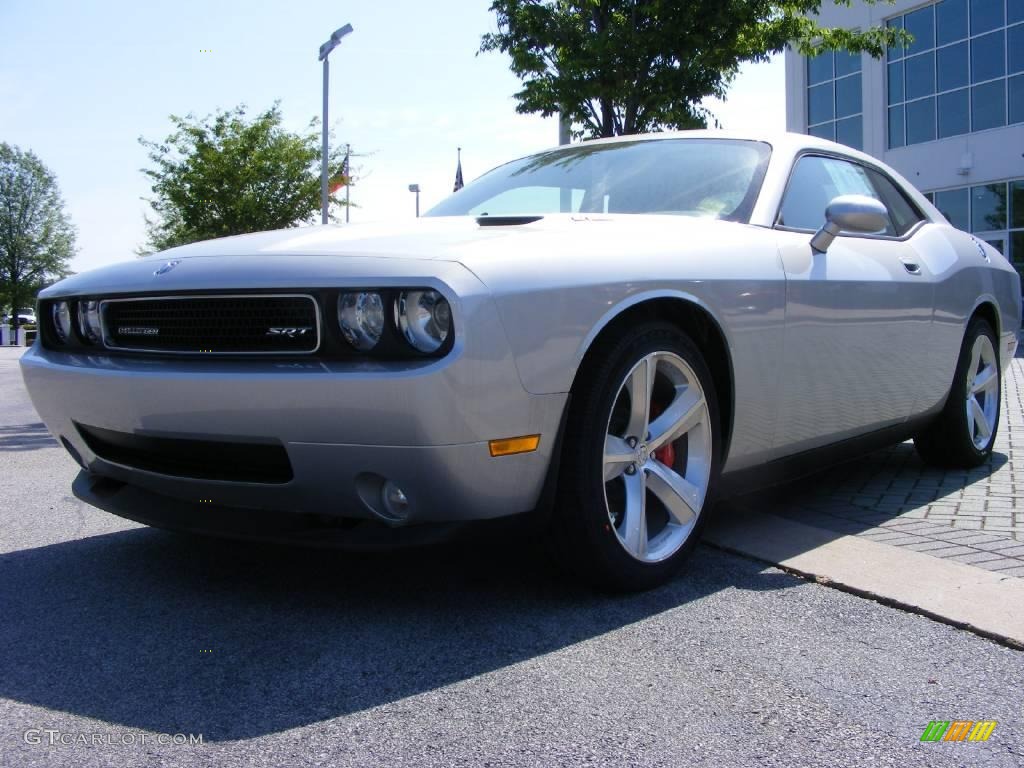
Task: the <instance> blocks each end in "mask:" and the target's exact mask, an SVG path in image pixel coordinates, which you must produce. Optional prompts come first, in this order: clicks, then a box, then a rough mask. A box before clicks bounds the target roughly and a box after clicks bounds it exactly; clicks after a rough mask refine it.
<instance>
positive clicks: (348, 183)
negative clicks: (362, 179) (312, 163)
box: [345, 144, 352, 224]
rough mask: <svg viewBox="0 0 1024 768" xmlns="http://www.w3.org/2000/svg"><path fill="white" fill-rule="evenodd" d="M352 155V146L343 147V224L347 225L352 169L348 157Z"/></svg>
mask: <svg viewBox="0 0 1024 768" xmlns="http://www.w3.org/2000/svg"><path fill="white" fill-rule="evenodd" d="M351 154H352V145H351V144H346V145H345V223H346V224H348V211H349V208H350V207H351V203H352V168H351V166H350V164H349V156H350V155H351Z"/></svg>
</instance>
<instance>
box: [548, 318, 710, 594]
mask: <svg viewBox="0 0 1024 768" xmlns="http://www.w3.org/2000/svg"><path fill="white" fill-rule="evenodd" d="M655 352H669V353H673V354H675V355H677V356H678V357H680V358H681V359H682V360H683V361H684V362H685V363H686V364H687V365H688V366H689V367H690V368H691V369H692V371H693V373H695V374H696V377H697V379H698V381H699V383H700V386H701V389H702V390H703V392H704V401H705V403H706V404H707V417H708V418H707V421H708V428H709V434H710V442H711V460H710V471H709V477H708V481H707V492H706V494H705V497H704V503H703V505H702V506H701V508H700V510H698V512H699V514H698V516H697V520H696V523H695V524H694V526H693V528H692V529H691V532H690V534H689V537H688V538H687V539H686V540H685V542H684V543H683V544H682V546H681V548H679V549H678V550H677V551H676V552H675V553H674V554H672V555H671V556H668V557H666V558H665V559H664V560H661V561H660V562H656V563H651V562H642V561H640V560H638V559H635V558H634V557H633V556H632V555H630V554H629V553H628V552H627V551H626V548H625V546H624V545H623V544H622V543H621V542H620V540H619V536H618V534H616V532H615V529H614V528H613V527H612V524H611V520H610V514H609V506H608V503H607V502H606V496H605V493H606V491H605V480H604V475H603V457H604V448H605V436H606V430H607V429H608V425H609V419H610V418H611V415H612V409H613V407H614V406H615V403H616V398H617V396H618V393H619V388H620V386H622V384H623V382H624V381H625V378H626V376H627V375H629V373H630V371H631V370H632V369H633V367H634V366H635V365H636V364H637V363H638V362H639V361H641V360H642V359H643V358H645V357H646V356H647V355H649V354H652V353H655ZM683 439H684V440H685V439H686V438H685V437H684V438H683ZM679 442H680V441H679V440H677V441H675V442H674V443H673V446H675V445H676V443H679ZM720 446H721V439H720V428H719V412H718V402H717V398H716V397H715V388H714V381H713V379H712V376H711V372H710V371H709V369H708V367H707V364H706V363H705V362H704V358H703V356H702V355H701V353H700V350H699V349H698V348H697V346H696V345H695V344H694V343H693V342H692V341H691V340H690V338H689V337H687V336H686V335H685V334H683V333H682V332H680V331H679V329H678V328H676V327H675V326H673V325H670V324H668V323H646V324H644V325H641V326H638V327H635V328H631V329H628V330H626V331H624V332H622V333H620V334H618V335H617V336H615V337H614V338H611V339H609V340H608V341H606V342H605V343H603V344H602V345H601V347H600V348H599V349H595V350H594V351H593V352H592V354H590V355H588V358H587V360H586V361H585V363H584V365H583V367H582V368H581V369H580V372H579V374H578V376H577V382H576V384H575V385H574V387H573V396H572V401H571V406H570V411H569V416H568V420H567V423H566V430H565V435H564V439H563V444H562V457H561V472H560V476H559V486H558V496H557V500H556V507H555V510H554V514H553V516H552V520H551V525H550V528H549V544H550V545H551V548H552V551H553V552H554V554H555V556H556V558H557V560H558V561H559V564H562V565H565V566H568V567H569V569H570V570H571V571H572V572H574V573H575V574H576V575H578V576H581V577H583V578H584V579H586V580H588V581H590V582H591V583H592V584H594V585H596V586H598V587H600V588H603V589H609V590H612V591H639V590H644V589H650V588H652V587H656V586H658V585H660V584H663V583H665V582H666V581H667V580H668V579H670V578H671V577H672V576H673V575H674V574H675V573H676V571H677V570H678V569H679V568H680V566H681V565H682V564H683V562H684V561H685V560H686V558H687V556H688V554H689V553H690V551H691V550H692V549H693V547H694V546H695V545H696V543H697V541H698V539H699V538H700V534H701V530H702V528H703V526H704V524H705V523H706V521H707V518H708V511H709V510H710V509H711V507H712V505H713V501H714V489H715V485H716V483H717V479H718V475H719V471H720V468H719V462H720V458H719V457H720ZM686 460H687V461H688V459H686Z"/></svg>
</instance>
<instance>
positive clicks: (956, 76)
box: [935, 42, 967, 91]
mask: <svg viewBox="0 0 1024 768" xmlns="http://www.w3.org/2000/svg"><path fill="white" fill-rule="evenodd" d="M935 55H936V57H937V58H936V64H937V65H938V80H939V90H940V91H951V90H953V89H954V88H962V87H963V86H965V85H967V43H966V42H963V43H957V44H956V45H950V46H947V47H946V48H940V49H939V50H938V51H936V52H935Z"/></svg>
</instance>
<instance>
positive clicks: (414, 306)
mask: <svg viewBox="0 0 1024 768" xmlns="http://www.w3.org/2000/svg"><path fill="white" fill-rule="evenodd" d="M398 325H399V327H400V328H401V329H402V335H403V336H405V340H406V341H408V342H409V343H410V344H411V345H412V346H413V347H415V348H416V349H418V350H419V351H420V352H436V351H437V350H438V349H440V347H441V345H442V344H444V342H445V340H446V339H447V338H448V334H449V333H450V332H451V327H452V308H451V306H450V305H449V304H448V300H447V299H445V297H444V296H442V295H441V294H440V293H438V292H437V291H405V292H404V293H402V295H401V296H399V297H398Z"/></svg>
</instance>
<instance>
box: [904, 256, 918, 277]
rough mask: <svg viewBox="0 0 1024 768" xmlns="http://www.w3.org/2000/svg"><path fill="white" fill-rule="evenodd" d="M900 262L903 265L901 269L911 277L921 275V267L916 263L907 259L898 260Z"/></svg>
mask: <svg viewBox="0 0 1024 768" xmlns="http://www.w3.org/2000/svg"><path fill="white" fill-rule="evenodd" d="M900 261H901V262H902V263H903V268H904V269H905V270H907V272H908V273H910V274H911V275H920V274H921V265H920V264H918V263H917V262H916V261H909V260H908V259H900Z"/></svg>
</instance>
